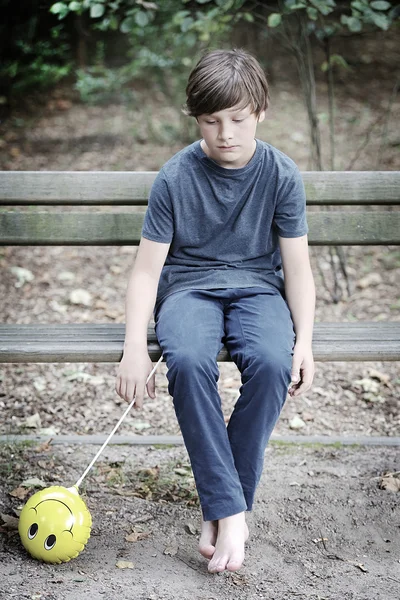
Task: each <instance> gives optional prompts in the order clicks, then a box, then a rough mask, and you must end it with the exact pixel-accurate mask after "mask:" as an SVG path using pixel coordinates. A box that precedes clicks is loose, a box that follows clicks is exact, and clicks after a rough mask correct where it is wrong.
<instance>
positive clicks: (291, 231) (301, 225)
mask: <svg viewBox="0 0 400 600" xmlns="http://www.w3.org/2000/svg"><path fill="white" fill-rule="evenodd" d="M274 225H275V227H276V229H277V232H278V235H279V236H280V237H286V238H291V237H300V236H302V235H306V234H307V233H308V225H307V218H306V194H305V190H304V183H303V179H302V177H301V174H300V171H299V170H298V168H297V167H295V168H294V170H293V171H292V173H291V174H290V175H289V176H288V177H287V178H285V181H284V182H283V183H282V185H281V187H280V188H279V192H278V199H277V203H276V208H275V214H274Z"/></svg>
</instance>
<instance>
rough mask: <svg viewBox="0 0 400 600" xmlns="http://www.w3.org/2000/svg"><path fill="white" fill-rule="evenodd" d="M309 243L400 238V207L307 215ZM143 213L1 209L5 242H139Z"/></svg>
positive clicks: (0, 226)
mask: <svg viewBox="0 0 400 600" xmlns="http://www.w3.org/2000/svg"><path fill="white" fill-rule="evenodd" d="M307 218H308V222H309V226H310V235H309V239H310V243H311V244H314V245H326V244H337V245H341V244H354V245H365V244H370V245H371V244H373V245H375V244H377V245H389V244H399V243H400V212H390V211H386V212H384V211H380V212H377V211H373V212H363V213H361V212H339V211H335V212H330V211H325V212H323V211H320V212H312V213H309V214H308V217H307ZM142 224H143V214H142V213H101V212H94V213H83V212H81V213H80V212H61V213H54V212H35V213H28V212H22V213H21V212H16V211H9V212H8V211H7V212H3V213H1V212H0V244H1V245H101V246H107V245H110V246H112V245H137V244H138V243H139V240H140V235H141V230H142Z"/></svg>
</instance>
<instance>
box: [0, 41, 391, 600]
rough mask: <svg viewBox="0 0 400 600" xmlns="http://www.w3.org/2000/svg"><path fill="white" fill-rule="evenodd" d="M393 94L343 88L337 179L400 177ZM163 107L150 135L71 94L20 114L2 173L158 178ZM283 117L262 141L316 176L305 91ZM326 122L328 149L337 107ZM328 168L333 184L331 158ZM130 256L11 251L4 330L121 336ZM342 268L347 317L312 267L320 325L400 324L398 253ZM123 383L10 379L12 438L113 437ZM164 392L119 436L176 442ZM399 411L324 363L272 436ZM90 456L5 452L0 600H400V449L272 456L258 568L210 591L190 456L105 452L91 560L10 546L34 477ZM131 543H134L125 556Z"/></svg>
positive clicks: (336, 429)
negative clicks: (71, 327) (388, 479)
mask: <svg viewBox="0 0 400 600" xmlns="http://www.w3.org/2000/svg"><path fill="white" fill-rule="evenodd" d="M365 52H367V49H366V50H365ZM371 56H373V53H372V54H371ZM370 68H371V69H372V71H373V64H371V65H370ZM372 71H371V72H372ZM375 73H376V71H375ZM322 87H323V86H322V84H319V93H321V95H323V89H322ZM392 90H393V82H392V81H391V80H390V78H388V77H387V78H385V79H382V80H380V79H379V78H377V77H375V78H374V77H371V79H369V80H368V86H364V87H363V86H362V85H361V84H360V82H359V81H357V82H356V81H355V80H354V77H353V76H352V75H351V73H350V74H348V76H347V80H346V81H344V82H342V84H341V88H339V89H338V97H337V115H338V119H337V130H336V132H337V148H336V157H337V165H336V167H337V168H338V169H349V168H350V169H353V170H357V169H359V170H368V169H377V168H380V169H384V170H385V169H391V170H393V169H399V168H400V153H399V152H398V146H399V131H398V126H396V123H397V124H398V123H399V114H400V102H399V99H398V97H397V96H395V95H393V94H392ZM156 100H157V99H154V102H155V104H154V118H152V119H151V122H150V121H149V117H148V112H147V113H146V115H147V116H146V118H143V114H142V112H141V107H140V106H124V105H121V104H115V105H109V106H89V107H88V106H83V105H82V104H80V103H78V102H76V98H75V97H74V95H73V94H71V93H70V92H69V91H68V90H66V89H64V88H60V89H58V90H55V91H54V93H53V94H52V95H51V97H50V98H49V99H48V102H47V103H46V104H45V105H43V106H42V108H41V109H40V110H38V111H36V112H35V113H34V114H33V113H21V114H15V115H14V116H13V118H12V119H11V120H9V121H8V122H6V123H1V124H0V137H1V140H0V168H1V169H6V170H10V169H15V170H157V169H159V168H160V166H161V165H162V163H163V162H164V161H165V160H167V159H168V158H169V157H170V156H171V155H172V154H173V153H174V152H176V151H177V150H179V149H180V148H181V147H182V145H183V144H182V143H181V142H180V141H179V136H177V135H175V134H174V135H172V134H171V131H172V133H174V131H175V130H174V127H175V128H176V127H178V125H177V121H176V114H175V113H172V112H171V111H170V110H168V109H166V108H165V107H162V106H161V102H159V103H158V104H157V102H156ZM272 100H273V102H272V108H271V111H270V113H269V116H268V118H267V120H266V121H265V122H264V123H263V125H262V127H261V128H260V130H259V137H260V138H261V139H265V140H266V141H269V142H270V143H272V144H273V145H275V146H277V147H278V148H280V149H281V150H283V151H284V152H286V153H287V154H289V155H290V156H291V157H292V158H293V159H294V160H296V162H297V163H298V165H299V167H300V168H301V169H303V170H305V169H307V168H308V167H309V162H308V155H309V152H308V142H307V125H306V118H305V111H304V108H303V106H302V102H301V99H300V97H299V91H298V86H297V85H296V83H295V82H294V81H292V80H290V79H288V78H284V77H276V79H275V81H274V89H273V92H272ZM320 108H321V113H320V119H321V123H322V133H323V138H324V148H325V149H326V148H327V147H328V144H327V140H328V133H329V132H328V128H327V124H326V112H327V102H326V101H325V100H324V99H323V98H322V101H321V105H320ZM166 122H167V123H169V125H170V128H169V129H168V131H167V130H165V128H163V124H164V123H166ZM171 126H172V129H171ZM175 133H176V132H175ZM167 134H168V135H169V136H170V138H168V135H167ZM324 161H325V164H326V168H329V167H328V162H329V161H328V154H327V152H326V150H325V151H324ZM134 253H135V250H134V249H132V248H128V247H123V248H75V247H70V248H30V247H27V248H1V249H0V297H1V299H2V304H1V308H0V317H1V320H2V321H3V322H8V323H13V322H16V323H29V322H43V323H44V322H53V323H70V322H98V323H99V322H123V320H124V295H125V289H126V282H127V277H128V273H129V270H130V268H131V266H132V263H133V260H134ZM346 254H347V271H348V281H346V280H345V279H344V278H343V276H342V275H341V274H340V273H337V277H338V282H339V289H340V297H339V299H338V301H337V302H333V301H332V288H333V276H332V272H333V268H332V263H333V267H334V270H336V271H338V259H337V257H335V256H333V258H332V257H331V256H330V255H329V252H328V250H321V249H318V252H316V251H315V249H311V255H312V265H313V271H314V275H315V279H316V284H317V295H318V298H317V320H320V321H354V320H362V319H368V320H373V321H379V320H399V318H400V304H399V293H398V292H399V288H398V282H399V275H400V253H399V251H398V249H396V248H393V247H387V248H375V247H371V248H362V249H360V248H359V249H357V248H353V249H346ZM348 284H349V286H350V292H351V293H350V295H349V294H348V292H347V285H348ZM79 290H84V292H85V293H86V294H84V295H83V296H82V294H80V295H79V294H78V296H79V300H78V301H77V299H76V292H77V291H79ZM220 371H221V377H220V391H221V398H222V403H223V410H224V413H225V414H226V416H227V418H228V415H229V414H230V412H231V410H232V407H233V405H234V402H235V401H236V398H237V393H238V388H239V386H240V381H239V377H238V373H237V371H236V369H235V368H234V367H233V366H232V365H230V364H221V365H220ZM115 372H116V365H108V364H84V363H82V364H49V365H33V364H30V365H2V367H1V370H0V409H1V414H0V433H3V434H7V433H12V434H18V433H35V434H36V433H37V434H42V435H45V436H48V439H50V438H51V437H54V436H55V435H57V434H66V433H68V434H94V433H96V434H97V433H108V432H109V431H110V430H111V428H112V426H113V425H114V424H115V422H116V421H117V419H118V418H119V415H120V414H121V413H122V410H123V408H124V407H123V405H122V403H121V401H120V399H119V398H118V397H117V396H116V394H115V393H114V389H113V387H114V378H115ZM157 390H158V397H157V399H156V400H155V401H150V400H148V401H147V403H146V405H145V408H144V410H143V411H142V412H140V413H138V412H135V413H133V414H132V415H131V416H130V417H129V418H128V419H127V420H126V422H125V423H124V424H123V426H122V428H121V433H135V434H137V435H141V434H155V435H157V434H177V433H179V430H178V427H177V423H176V419H175V416H174V414H173V408H172V404H171V400H170V398H169V396H168V393H167V387H166V377H165V368H164V367H161V368H160V370H159V373H158V375H157ZM399 408H400V378H399V373H398V364H396V363H318V364H317V371H316V377H315V382H314V386H313V389H312V390H311V391H310V392H309V393H307V394H306V395H305V396H303V397H300V398H298V399H291V400H290V401H289V402H287V403H286V406H285V407H284V411H283V413H282V416H281V419H280V421H279V423H278V425H277V428H276V430H275V433H276V434H278V435H279V434H287V433H296V434H306V435H311V434H322V435H326V436H333V435H363V436H365V435H375V436H382V435H384V436H390V437H394V436H399V435H400V411H399ZM94 452H95V448H94V447H93V446H74V447H68V446H54V447H53V446H51V445H49V446H48V447H40V448H35V446H29V445H22V446H12V447H11V446H9V445H7V444H2V445H0V512H1V513H2V514H3V515H6V516H7V517H8V519H6V521H7V522H8V525H7V523H3V525H2V526H1V529H0V550H1V553H0V598H1V599H2V598H4V599H5V600H6V599H7V600H8V599H9V598H10V599H11V598H17V599H21V600H22V599H25V598H28V599H32V600H64V599H68V600H78V599H79V600H80V599H81V598H89V597H90V598H91V600H97V599H101V598H106V599H107V600H114V599H117V598H118V599H121V600H128V598H129V599H130V598H135V599H137V600H178V599H180V600H181V599H182V600H189V599H191V600H192V599H194V600H200V599H201V600H225V599H226V600H228V599H229V600H230V599H232V598H239V599H244V600H247V599H248V600H256V599H259V598H261V599H264V600H395V599H397V598H399V597H400V562H399V561H400V535H399V534H400V520H399V513H398V510H397V507H398V498H399V492H391V491H388V490H385V489H380V484H381V481H382V476H383V475H384V474H385V473H398V472H399V469H400V467H399V465H400V455H399V454H400V450H399V448H398V447H390V448H389V447H365V448H364V447H358V446H356V447H347V446H346V447H344V446H343V447H341V446H326V447H319V446H304V445H302V446H297V445H284V444H277V443H273V444H271V446H270V447H269V449H268V450H267V454H266V459H267V462H266V469H265V472H264V475H263V478H262V481H261V485H260V488H259V491H258V497H257V502H256V505H255V509H254V511H253V513H252V514H251V515H249V526H250V531H251V536H250V540H249V543H248V551H247V558H246V562H245V566H244V568H243V569H242V570H241V571H240V572H239V573H237V574H235V575H230V574H223V575H218V576H217V575H214V576H211V575H209V574H208V573H207V571H206V564H205V561H204V559H202V557H200V555H198V553H197V549H196V547H197V526H198V507H197V506H196V496H195V494H194V488H193V480H192V478H191V473H190V470H189V469H188V459H187V456H186V453H185V450H184V449H183V448H181V447H180V448H165V447H164V448H162V449H161V448H158V447H136V446H124V447H110V448H108V449H107V450H106V452H105V454H104V457H102V458H101V460H100V462H99V464H98V465H96V467H95V469H94V471H93V472H92V474H91V475H90V476H89V477H88V479H87V482H86V493H85V498H86V501H87V504H88V506H89V509H90V511H91V513H92V517H93V531H92V537H91V538H90V540H89V542H88V544H87V548H86V549H85V551H84V552H82V554H80V555H79V556H78V557H77V558H76V559H74V560H73V561H71V562H70V563H66V564H62V565H59V566H50V565H45V564H41V563H39V562H37V561H35V560H33V559H31V558H30V557H29V556H28V555H27V554H26V552H25V551H24V550H23V548H22V547H21V544H20V543H19V538H18V535H17V534H16V531H15V529H13V527H15V521H13V519H12V517H13V516H14V517H15V516H16V514H18V509H19V508H20V507H21V505H22V504H23V499H21V498H18V497H15V496H13V495H11V494H12V493H13V492H14V490H15V489H18V488H20V487H21V483H22V482H24V481H26V479H28V478H31V477H38V478H39V479H41V480H42V481H43V482H44V484H45V485H46V486H47V485H51V484H62V485H72V484H73V483H74V481H75V480H76V478H77V477H78V476H79V475H80V474H81V473H82V471H83V469H84V468H85V466H86V465H87V463H88V462H89V461H90V459H91V457H92V456H93V455H94ZM182 473H183V474H182ZM394 479H398V477H397V476H395V477H394ZM27 489H28V490H30V493H32V491H33V489H32V488H29V486H28V488H27ZM19 494H20V495H21V493H19ZM22 495H23V494H22ZM10 517H11V518H10ZM0 523H1V521H0ZM130 533H134V534H137V536H136V537H137V538H138V540H137V541H135V542H127V541H126V540H125V537H126V535H128V534H130ZM147 534H148V535H147ZM134 537H135V536H134ZM118 560H125V561H129V562H132V563H133V568H127V569H120V568H118V567H116V563H117V562H118Z"/></svg>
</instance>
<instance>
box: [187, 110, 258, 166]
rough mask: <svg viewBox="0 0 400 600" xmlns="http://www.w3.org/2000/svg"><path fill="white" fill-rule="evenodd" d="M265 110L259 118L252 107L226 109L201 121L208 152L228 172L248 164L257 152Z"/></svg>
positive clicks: (202, 116) (199, 120)
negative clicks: (258, 129)
mask: <svg viewBox="0 0 400 600" xmlns="http://www.w3.org/2000/svg"><path fill="white" fill-rule="evenodd" d="M264 118H265V111H262V112H261V113H260V114H259V115H258V117H257V116H256V115H255V113H253V112H252V111H251V108H250V107H249V106H247V107H246V108H238V107H233V108H226V109H224V110H220V111H218V112H216V113H213V114H211V115H207V114H204V115H200V116H199V117H197V122H198V125H199V128H200V132H201V135H202V137H203V140H202V142H201V147H202V149H203V150H204V152H205V153H206V154H207V156H209V157H210V158H212V159H213V160H215V161H216V162H217V163H218V164H219V165H220V166H221V167H225V168H226V169H240V168H241V167H244V166H245V165H247V163H248V162H249V160H250V159H251V157H252V156H253V154H254V152H255V149H256V142H255V139H254V138H255V133H256V129H257V125H258V123H261V121H263V120H264Z"/></svg>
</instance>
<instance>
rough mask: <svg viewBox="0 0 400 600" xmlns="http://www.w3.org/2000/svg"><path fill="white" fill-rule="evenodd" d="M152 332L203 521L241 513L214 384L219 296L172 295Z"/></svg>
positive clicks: (242, 503) (242, 501)
mask: <svg viewBox="0 0 400 600" xmlns="http://www.w3.org/2000/svg"><path fill="white" fill-rule="evenodd" d="M156 332H157V337H158V341H159V343H160V346H161V348H162V351H163V354H164V357H165V360H166V363H167V367H168V373H167V377H168V381H169V392H170V394H171V396H172V397H173V401H174V407H175V412H176V416H177V419H178V422H179V425H180V428H181V431H182V435H183V438H184V441H185V445H186V448H187V450H188V453H189V457H190V461H191V464H192V468H193V474H194V477H195V481H196V487H197V491H198V494H199V498H200V503H201V507H202V511H203V517H204V519H205V520H206V521H211V520H216V519H220V518H223V517H227V516H230V515H234V514H237V513H239V512H242V511H244V510H245V509H246V502H245V499H244V496H243V490H242V485H241V482H240V479H239V476H238V473H237V471H236V467H235V462H234V458H233V455H232V451H231V446H230V442H229V438H228V434H227V429H226V425H225V421H224V417H223V414H222V410H221V400H220V397H219V394H218V385H217V382H218V377H219V371H218V365H217V362H216V358H217V354H218V352H219V351H220V349H221V347H222V338H223V336H224V314H223V303H222V302H221V301H220V299H219V298H218V292H207V291H201V290H194V291H192V290H191V291H185V292H177V293H174V294H171V295H170V296H168V297H167V298H166V299H165V300H164V301H163V303H162V305H161V307H160V308H159V309H158V311H157V314H156Z"/></svg>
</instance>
